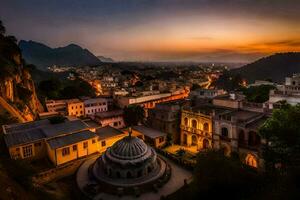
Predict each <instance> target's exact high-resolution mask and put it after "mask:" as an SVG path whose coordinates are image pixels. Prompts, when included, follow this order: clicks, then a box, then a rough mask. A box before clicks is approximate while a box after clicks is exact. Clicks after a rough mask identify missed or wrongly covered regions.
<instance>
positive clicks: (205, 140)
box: [203, 139, 209, 149]
mask: <svg viewBox="0 0 300 200" xmlns="http://www.w3.org/2000/svg"><path fill="white" fill-rule="evenodd" d="M208 148H209V141H208V140H207V139H204V140H203V149H208Z"/></svg>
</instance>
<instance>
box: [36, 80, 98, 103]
mask: <svg viewBox="0 0 300 200" xmlns="http://www.w3.org/2000/svg"><path fill="white" fill-rule="evenodd" d="M38 89H39V92H40V93H41V94H42V95H43V96H44V97H47V98H48V99H71V98H78V97H80V96H89V97H94V96H95V89H94V88H93V87H92V86H91V85H90V84H88V83H87V82H86V81H84V80H82V79H79V78H77V79H76V80H72V81H70V80H68V81H64V82H61V81H60V80H58V79H49V80H45V81H41V82H40V83H39V87H38Z"/></svg>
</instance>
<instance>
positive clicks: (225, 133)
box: [221, 127, 228, 138]
mask: <svg viewBox="0 0 300 200" xmlns="http://www.w3.org/2000/svg"><path fill="white" fill-rule="evenodd" d="M221 135H222V137H224V138H227V137H228V129H227V128H225V127H223V128H222V129H221Z"/></svg>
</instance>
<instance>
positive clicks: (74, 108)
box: [67, 99, 84, 117]
mask: <svg viewBox="0 0 300 200" xmlns="http://www.w3.org/2000/svg"><path fill="white" fill-rule="evenodd" d="M67 112H68V115H70V116H76V117H81V116H84V103H83V101H80V100H79V99H70V100H67Z"/></svg>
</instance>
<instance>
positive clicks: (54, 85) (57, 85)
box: [38, 79, 62, 99]
mask: <svg viewBox="0 0 300 200" xmlns="http://www.w3.org/2000/svg"><path fill="white" fill-rule="evenodd" d="M61 88H62V84H61V82H60V81H59V80H58V79H49V80H45V81H41V82H40V83H39V86H38V89H39V91H40V93H42V94H43V95H45V96H46V97H47V98H49V99H57V98H59V97H60V94H59V91H60V90H61Z"/></svg>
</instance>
